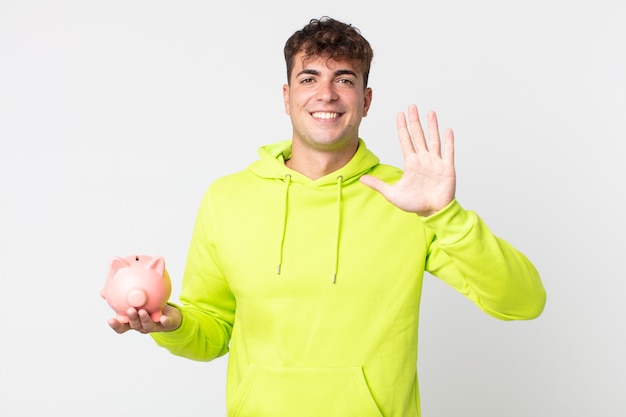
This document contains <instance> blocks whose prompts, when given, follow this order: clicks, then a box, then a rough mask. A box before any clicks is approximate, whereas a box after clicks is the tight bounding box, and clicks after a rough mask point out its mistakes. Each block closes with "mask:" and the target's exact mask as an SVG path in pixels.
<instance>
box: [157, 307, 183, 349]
mask: <svg viewBox="0 0 626 417" xmlns="http://www.w3.org/2000/svg"><path fill="white" fill-rule="evenodd" d="M168 304H169V305H171V306H172V307H176V308H177V309H178V310H179V311H180V312H181V315H182V321H181V323H180V326H178V328H177V329H175V330H172V331H169V332H155V333H150V336H151V337H152V338H153V339H154V341H155V342H156V343H157V345H159V346H172V345H178V344H185V343H187V340H186V339H187V335H190V334H192V333H193V329H191V328H190V327H191V326H192V324H191V323H190V322H189V320H185V314H184V312H183V309H182V308H180V306H178V305H176V304H174V303H168Z"/></svg>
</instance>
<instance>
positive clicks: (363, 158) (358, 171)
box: [248, 139, 379, 188]
mask: <svg viewBox="0 0 626 417" xmlns="http://www.w3.org/2000/svg"><path fill="white" fill-rule="evenodd" d="M258 152H259V156H260V159H259V160H257V161H255V162H253V163H252V164H250V165H249V166H248V169H249V170H250V171H252V172H253V173H254V174H255V175H257V176H259V177H261V178H267V179H276V180H283V181H286V176H287V175H289V176H290V180H291V182H293V183H296V184H302V185H306V186H310V187H314V188H315V187H322V188H324V187H336V186H337V178H338V177H342V183H343V185H348V184H350V183H352V182H354V181H357V180H358V179H359V178H360V177H361V175H363V174H365V173H367V172H368V171H370V170H371V169H372V168H373V167H374V166H376V165H378V163H379V159H378V157H377V156H376V155H374V154H373V153H372V152H371V151H370V150H369V149H367V147H366V146H365V142H364V141H363V140H361V139H359V147H358V148H357V151H356V153H355V154H354V156H353V157H352V159H351V160H350V162H348V163H347V164H346V165H345V166H343V167H342V168H340V169H338V170H337V171H334V172H331V173H330V174H327V175H325V176H323V177H321V178H318V179H316V180H312V179H310V178H308V177H306V176H304V175H302V174H300V173H299V172H297V171H294V170H292V169H290V168H288V167H287V166H286V165H285V161H286V160H288V159H289V158H291V140H286V141H282V142H278V143H274V144H271V145H266V146H262V147H260V148H259V150H258Z"/></svg>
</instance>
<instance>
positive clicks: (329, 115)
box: [312, 111, 339, 119]
mask: <svg viewBox="0 0 626 417" xmlns="http://www.w3.org/2000/svg"><path fill="white" fill-rule="evenodd" d="M312 116H313V117H315V118H316V119H336V118H337V117H339V113H329V112H321V111H319V112H315V113H313V114H312Z"/></svg>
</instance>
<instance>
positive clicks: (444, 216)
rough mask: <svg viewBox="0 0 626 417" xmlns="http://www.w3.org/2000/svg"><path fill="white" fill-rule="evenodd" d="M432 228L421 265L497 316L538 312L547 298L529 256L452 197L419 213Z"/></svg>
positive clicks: (531, 315)
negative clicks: (426, 213) (430, 210)
mask: <svg viewBox="0 0 626 417" xmlns="http://www.w3.org/2000/svg"><path fill="white" fill-rule="evenodd" d="M422 221H423V223H424V225H425V226H426V227H427V229H430V230H431V231H432V232H433V233H434V238H433V241H432V244H431V246H430V249H429V254H428V259H427V263H426V270H427V271H428V272H430V273H432V274H433V275H435V276H436V277H438V278H440V279H441V280H443V281H444V282H446V283H448V284H450V285H451V286H452V287H454V288H456V289H457V290H458V291H459V292H461V293H462V294H464V295H465V296H466V297H467V298H469V299H470V300H472V301H473V302H474V303H475V304H476V305H478V307H480V308H481V309H482V310H483V311H485V312H486V313H487V314H489V315H491V316H493V317H496V318H498V319H501V320H529V319H534V318H536V317H538V316H539V315H540V314H541V312H542V311H543V308H544V306H545V302H546V292H545V289H544V287H543V284H542V282H541V278H540V277H539V274H538V272H537V270H536V269H535V267H534V266H533V265H532V264H531V262H530V261H529V260H528V259H527V258H526V257H525V256H524V255H523V254H522V253H521V252H519V251H518V250H516V249H515V248H514V247H512V246H511V245H510V244H509V243H507V242H506V241H504V240H502V239H500V238H498V237H496V236H494V235H493V233H492V232H491V231H490V230H489V228H488V227H487V225H486V224H485V223H484V222H483V221H482V220H481V219H480V218H479V217H478V216H477V215H476V213H474V212H472V211H468V210H464V209H463V208H462V207H461V205H460V204H459V203H458V202H457V201H456V200H454V201H452V202H451V203H450V204H449V205H448V206H447V207H446V208H444V209H443V210H441V211H440V212H438V213H435V214H434V215H432V216H429V217H425V218H422Z"/></svg>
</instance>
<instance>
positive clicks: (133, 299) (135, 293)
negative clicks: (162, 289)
mask: <svg viewBox="0 0 626 417" xmlns="http://www.w3.org/2000/svg"><path fill="white" fill-rule="evenodd" d="M126 301H127V302H128V305H130V306H131V307H135V308H139V307H143V306H144V305H146V303H148V293H146V291H145V290H143V289H141V288H133V289H131V290H130V291H128V294H126Z"/></svg>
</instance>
